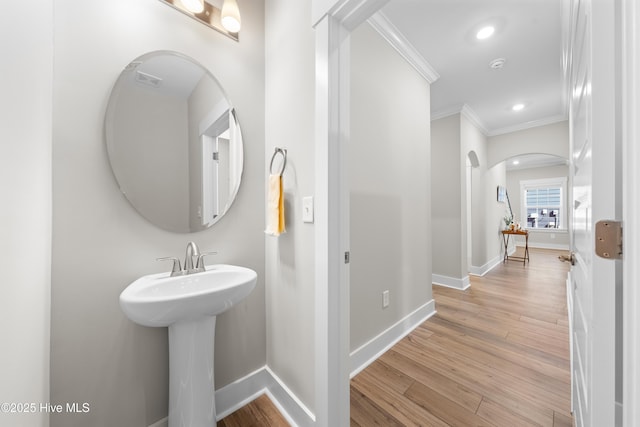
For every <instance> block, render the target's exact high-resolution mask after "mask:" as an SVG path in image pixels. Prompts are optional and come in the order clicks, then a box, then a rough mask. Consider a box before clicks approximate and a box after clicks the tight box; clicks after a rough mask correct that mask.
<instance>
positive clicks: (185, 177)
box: [105, 51, 243, 233]
mask: <svg viewBox="0 0 640 427" xmlns="http://www.w3.org/2000/svg"><path fill="white" fill-rule="evenodd" d="M105 136H106V143H107V152H108V155H109V162H110V163H111V169H112V170H113V174H114V175H115V177H116V180H117V181H118V185H119V186H120V191H122V193H123V194H124V195H125V197H126V198H127V200H129V202H130V203H131V204H132V205H133V207H134V208H135V209H136V210H137V211H138V212H139V213H140V214H141V215H142V216H144V217H145V218H146V219H147V220H149V221H151V222H152V223H153V224H155V225H157V226H158V227H161V228H163V229H165V230H169V231H174V232H181V233H188V232H194V231H199V230H204V229H206V228H208V227H210V226H212V225H213V224H215V223H216V222H217V221H218V220H219V219H220V218H221V217H222V216H223V215H224V214H225V213H226V212H227V211H228V210H229V207H230V206H231V204H232V203H233V200H234V198H235V197H236V194H237V192H238V189H239V187H240V181H241V177H242V167H243V148H242V134H241V132H240V126H239V124H238V121H237V118H236V113H235V110H234V109H233V107H232V106H231V104H230V102H229V100H228V99H227V97H226V95H225V93H224V90H223V88H222V87H221V86H220V84H219V83H218V81H217V80H216V79H215V77H214V76H213V75H212V74H211V73H210V72H209V71H207V70H206V69H205V68H204V67H203V66H202V65H200V64H198V63H196V62H195V61H194V60H192V59H190V58H188V57H186V56H184V55H181V54H179V53H175V52H168V51H158V52H151V53H147V54H145V55H142V56H140V57H139V58H136V59H135V60H134V61H132V62H131V63H130V64H128V65H127V66H126V67H125V69H124V70H123V71H122V73H121V74H120V77H119V78H118V80H117V81H116V83H115V85H114V87H113V90H112V91H111V96H110V98H109V104H108V106H107V112H106V118H105Z"/></svg>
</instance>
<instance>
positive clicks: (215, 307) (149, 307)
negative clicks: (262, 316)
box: [120, 264, 258, 427]
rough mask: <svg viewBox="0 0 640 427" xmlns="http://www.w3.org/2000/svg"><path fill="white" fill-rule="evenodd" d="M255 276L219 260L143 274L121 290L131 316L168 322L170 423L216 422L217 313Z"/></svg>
mask: <svg viewBox="0 0 640 427" xmlns="http://www.w3.org/2000/svg"><path fill="white" fill-rule="evenodd" d="M257 277H258V276H257V274H256V272H255V271H253V270H250V269H248V268H245V267H238V266H235V265H226V264H217V265H210V266H208V267H206V270H205V271H203V272H200V273H194V274H189V275H186V276H176V277H170V273H160V274H150V275H148V276H143V277H141V278H139V279H138V280H136V281H134V282H133V283H131V284H130V285H129V286H127V288H126V289H125V290H124V291H122V293H121V294H120V307H122V311H124V313H125V314H126V315H127V317H128V318H129V319H131V320H133V321H134V322H136V323H139V324H140V325H144V326H155V327H163V326H168V327H169V427H185V426H215V425H216V402H215V401H216V399H215V381H214V373H213V356H214V341H215V327H216V316H217V315H218V314H220V313H222V312H224V311H225V310H228V309H229V308H231V307H232V306H233V305H234V304H236V303H238V302H239V301H240V300H242V299H243V298H244V297H246V296H247V295H249V293H251V291H252V290H253V288H254V287H255V286H256V281H257Z"/></svg>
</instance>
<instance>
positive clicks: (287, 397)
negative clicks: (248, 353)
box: [265, 366, 316, 427]
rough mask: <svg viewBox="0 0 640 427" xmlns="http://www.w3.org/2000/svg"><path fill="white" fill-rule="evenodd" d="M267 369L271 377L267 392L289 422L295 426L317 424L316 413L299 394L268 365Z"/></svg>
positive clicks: (305, 426) (303, 426) (302, 426)
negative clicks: (299, 397)
mask: <svg viewBox="0 0 640 427" xmlns="http://www.w3.org/2000/svg"><path fill="white" fill-rule="evenodd" d="M265 370H266V371H267V373H268V374H269V376H270V378H271V381H270V383H269V384H268V386H267V391H266V393H267V395H268V396H269V398H270V399H271V401H272V402H273V403H274V404H275V405H276V407H277V408H278V409H279V410H280V413H281V414H282V415H283V416H284V417H285V418H286V419H287V421H288V422H289V424H291V425H292V426H293V427H296V426H299V427H307V426H309V427H310V426H313V425H315V422H316V416H315V414H314V413H313V412H311V411H310V410H309V408H307V406H306V405H305V404H304V403H303V402H302V401H301V400H300V399H298V396H296V395H295V394H294V393H293V392H292V391H291V390H290V389H289V387H287V386H286V384H285V383H284V382H283V381H282V380H280V378H279V377H278V376H277V375H276V374H275V373H274V372H273V371H272V370H271V369H270V368H269V367H268V366H265Z"/></svg>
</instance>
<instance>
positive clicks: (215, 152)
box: [212, 151, 220, 161]
mask: <svg viewBox="0 0 640 427" xmlns="http://www.w3.org/2000/svg"><path fill="white" fill-rule="evenodd" d="M212 157H213V160H215V161H218V160H220V154H218V152H217V151H214V152H213V156H212Z"/></svg>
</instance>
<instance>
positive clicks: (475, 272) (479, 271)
mask: <svg viewBox="0 0 640 427" xmlns="http://www.w3.org/2000/svg"><path fill="white" fill-rule="evenodd" d="M515 250H516V248H512V249H509V255H511V254H512V253H514V252H515ZM502 260H503V257H502V255H497V256H496V257H495V258H493V259H492V260H490V261H489V262H487V263H486V264H484V265H482V266H480V267H476V266H475V265H472V266H471V267H469V274H471V275H472V276H484V275H485V274H487V273H488V272H490V271H491V270H492V269H493V268H495V266H496V265H498V264H500V263H501V262H502Z"/></svg>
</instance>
